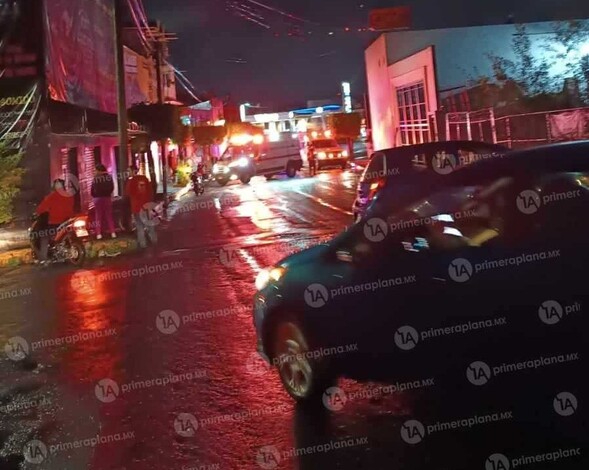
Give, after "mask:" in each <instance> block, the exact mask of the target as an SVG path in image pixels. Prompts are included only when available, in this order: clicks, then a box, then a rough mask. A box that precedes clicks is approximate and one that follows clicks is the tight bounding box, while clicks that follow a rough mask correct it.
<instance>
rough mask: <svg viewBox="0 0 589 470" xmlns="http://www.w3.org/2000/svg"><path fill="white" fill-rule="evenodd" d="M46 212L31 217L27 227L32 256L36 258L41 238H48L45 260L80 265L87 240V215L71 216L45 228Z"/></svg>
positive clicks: (82, 261) (84, 255)
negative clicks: (54, 226)
mask: <svg viewBox="0 0 589 470" xmlns="http://www.w3.org/2000/svg"><path fill="white" fill-rule="evenodd" d="M45 227H47V214H43V215H41V216H38V217H36V216H35V217H33V223H32V225H31V227H30V228H29V230H28V232H29V240H30V244H31V249H32V251H33V258H34V259H37V260H38V258H37V253H39V249H40V245H41V238H43V237H48V238H49V247H48V252H47V261H48V262H50V263H52V264H53V263H66V262H67V263H70V264H72V265H74V266H81V265H82V264H83V263H84V261H85V260H86V248H85V245H84V243H85V242H86V241H88V240H89V238H90V233H89V231H88V216H86V215H79V216H75V217H72V218H71V219H69V220H67V221H65V222H64V223H63V224H61V225H59V226H58V227H57V228H54V229H47V228H45Z"/></svg>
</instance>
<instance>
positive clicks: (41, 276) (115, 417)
mask: <svg viewBox="0 0 589 470" xmlns="http://www.w3.org/2000/svg"><path fill="white" fill-rule="evenodd" d="M356 183H357V175H355V174H353V173H351V172H345V173H342V172H339V171H338V172H332V173H324V174H320V175H319V176H318V177H315V178H304V177H300V178H297V179H295V180H285V179H281V178H278V179H277V180H275V181H270V182H267V181H265V180H264V179H263V178H259V179H258V178H256V179H254V180H253V181H252V183H251V184H250V185H248V186H243V185H234V184H232V185H229V186H227V187H225V188H218V187H216V186H214V185H213V186H211V187H210V188H207V192H206V194H205V195H204V196H202V197H200V198H198V199H197V198H195V197H194V195H192V194H190V195H188V196H186V197H185V198H184V199H182V201H181V202H180V203H174V204H173V206H172V207H171V208H170V214H169V216H170V220H169V221H167V222H164V223H163V224H162V225H161V226H160V227H158V230H159V232H160V237H161V240H160V242H161V243H160V250H159V252H158V253H147V254H142V255H133V256H129V257H125V258H119V259H112V260H106V261H100V262H97V263H95V264H92V265H89V266H87V267H86V268H85V269H84V270H81V271H76V270H73V269H71V268H68V267H53V268H51V269H49V270H39V269H36V268H33V267H27V268H20V269H15V270H12V271H3V273H2V276H1V278H0V291H2V292H12V293H13V294H12V295H14V297H11V298H6V299H3V300H0V310H1V312H2V314H1V318H0V322H1V323H0V343H1V344H5V343H6V342H7V341H9V340H10V341H11V343H10V344H11V345H13V346H14V345H15V344H17V345H20V346H21V349H22V351H24V353H25V355H26V357H25V358H24V359H22V360H14V359H15V357H7V356H10V354H8V353H6V351H5V353H6V354H4V356H3V358H2V362H1V363H0V374H1V388H0V443H1V445H2V450H1V454H0V456H1V460H0V462H1V463H0V469H17V468H47V469H93V470H94V469H96V470H98V469H104V470H106V469H141V470H143V469H145V470H147V469H162V468H163V469H178V470H181V469H186V470H187V469H207V470H212V469H228V470H229V469H231V470H233V469H235V470H238V469H252V470H253V469H301V470H315V469H344V470H345V469H356V468H364V469H391V470H405V469H415V470H421V469H435V470H441V469H448V470H459V469H468V470H470V469H485V470H503V469H505V470H507V469H509V468H514V467H516V466H517V467H520V468H530V469H531V470H536V469H544V468H547V469H553V468H554V469H556V468H563V469H565V468H566V469H569V468H570V469H576V468H579V469H580V468H587V467H586V466H585V465H584V464H585V463H586V461H582V460H581V459H580V458H573V457H564V454H563V455H561V457H560V459H559V460H558V461H557V462H548V463H547V462H542V463H538V462H534V463H526V464H525V467H524V464H523V463H522V464H521V466H520V465H514V461H513V460H512V462H511V463H506V461H505V460H501V459H502V457H501V456H499V457H497V456H495V457H492V458H490V459H489V456H491V455H492V454H505V455H507V456H509V459H513V458H515V457H519V456H522V455H535V454H542V453H546V452H548V451H551V452H552V451H555V450H558V449H569V448H581V449H582V454H583V455H584V456H585V457H586V455H587V452H588V449H587V447H586V445H587V442H586V441H587V436H588V435H589V434H588V432H587V429H588V427H587V419H586V414H587V413H586V403H584V401H585V400H583V399H586V398H587V397H588V396H589V395H588V394H586V391H587V390H586V388H585V387H584V382H583V381H579V380H578V376H575V375H574V374H576V373H578V371H574V370H573V369H571V370H570V371H569V370H568V369H565V368H563V369H562V374H563V375H562V377H561V378H560V382H557V383H554V382H552V381H551V380H547V379H546V378H538V377H534V376H529V377H526V378H525V379H524V382H523V383H522V384H517V387H520V388H521V390H522V393H521V394H520V395H519V396H518V397H519V398H520V400H514V398H513V397H514V396H515V395H513V394H509V393H506V389H505V388H502V389H498V390H496V389H490V390H491V391H490V392H487V394H486V395H483V394H482V392H478V391H477V392H476V393H475V392H472V387H471V388H469V392H468V393H463V392H464V390H462V389H460V387H458V388H457V389H452V390H441V389H438V388H436V387H435V386H431V387H430V386H427V387H424V388H422V389H421V390H419V391H411V392H403V393H390V389H383V388H380V389H379V388H378V387H379V385H378V384H374V383H371V384H358V383H356V382H353V381H350V380H342V381H341V382H340V384H339V386H340V387H341V388H342V389H343V390H344V391H345V393H346V396H347V398H348V399H347V401H346V402H345V404H344V405H342V406H336V407H334V409H332V410H328V409H326V408H321V407H320V408H317V409H314V410H306V409H303V408H298V407H296V406H295V405H294V404H293V402H292V401H291V400H290V399H289V398H288V396H287V395H286V393H285V392H283V391H282V388H281V385H280V382H279V379H278V378H277V376H276V374H275V373H274V372H273V371H272V370H269V369H268V368H267V367H266V366H265V365H264V364H263V363H261V362H260V361H259V360H258V359H257V356H256V354H255V353H254V351H255V335H254V330H253V326H252V317H251V303H252V295H253V293H254V287H253V280H254V278H255V275H256V273H257V272H258V271H259V269H261V268H263V267H266V266H268V265H271V264H273V263H274V262H276V261H278V260H279V259H281V258H282V257H284V256H286V255H287V254H290V253H292V252H296V251H298V250H300V249H302V248H304V247H305V246H309V245H313V244H315V243H317V242H319V241H321V240H323V239H327V238H329V237H331V236H333V235H334V234H336V233H338V232H340V231H341V230H342V229H343V228H344V227H345V226H346V225H349V224H350V222H351V212H350V209H351V205H352V201H353V197H354V192H355V187H356ZM15 338H17V339H16V340H15ZM16 350H18V348H17V349H16ZM11 351H12V353H11V354H14V351H15V349H14V347H13V348H12V349H11ZM16 359H20V357H16ZM585 372H586V371H585ZM419 378H423V377H419ZM567 380H568V381H569V384H568V385H570V386H569V387H568V388H567V385H565V383H563V382H566V381H567ZM563 387H564V388H563ZM464 388H467V386H466V385H465V386H464ZM379 390H380V392H381V393H380V394H378V393H377V392H378V391H379ZM508 390H509V389H508ZM563 390H570V391H574V393H575V396H576V397H578V400H579V405H578V408H577V412H576V413H575V414H573V415H572V416H568V417H563V416H560V415H558V414H556V413H554V412H553V410H552V406H553V398H554V396H555V394H557V393H559V392H562V391H563ZM526 393H528V395H526ZM583 394H584V395H583ZM465 395H466V396H468V397H469V398H468V399H464V396H465ZM522 396H523V397H524V399H523V400H521V398H522ZM526 397H527V398H528V399H526ZM522 403H523V405H522ZM335 408H340V409H335ZM546 410H549V411H550V412H546ZM496 412H497V413H503V412H506V413H507V414H505V415H504V419H503V420H501V421H498V422H491V423H485V424H477V425H475V426H472V427H468V426H464V425H462V426H458V427H456V428H452V429H449V430H448V429H447V430H445V431H443V432H435V434H432V435H428V436H426V438H425V439H424V441H423V442H420V443H416V444H409V443H407V442H405V441H404V439H403V438H402V428H403V425H404V424H405V425H406V422H407V421H408V420H412V419H417V417H418V418H419V419H420V420H421V422H423V423H435V422H437V421H450V420H457V419H461V418H464V417H470V416H473V415H483V414H492V413H496ZM509 412H512V413H513V414H512V416H511V417H510V415H509ZM540 416H541V417H542V419H540ZM545 416H548V418H546V419H544V417H545ZM428 434H429V433H428ZM23 448H25V449H27V452H28V454H27V459H24V458H23ZM330 449H331V450H330ZM34 462H38V463H34ZM515 463H517V462H515Z"/></svg>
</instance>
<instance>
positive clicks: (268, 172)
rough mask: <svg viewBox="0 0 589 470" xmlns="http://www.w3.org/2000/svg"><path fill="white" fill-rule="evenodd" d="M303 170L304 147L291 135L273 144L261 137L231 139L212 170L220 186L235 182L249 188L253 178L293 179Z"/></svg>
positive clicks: (282, 136) (288, 134) (285, 135)
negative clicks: (302, 150) (277, 177)
mask: <svg viewBox="0 0 589 470" xmlns="http://www.w3.org/2000/svg"><path fill="white" fill-rule="evenodd" d="M274 140H276V141H274ZM302 167H303V159H302V157H301V145H300V143H299V141H298V139H293V138H292V134H290V133H285V134H280V138H279V139H276V138H275V139H272V141H271V140H270V139H269V138H268V136H263V135H261V134H257V135H254V136H251V135H248V134H243V135H238V136H234V137H232V138H231V139H230V144H229V147H227V150H226V151H225V152H224V153H223V155H222V156H221V158H220V159H219V160H218V161H217V163H216V164H215V165H214V166H213V177H214V178H215V181H217V183H218V184H219V185H221V186H225V185H226V184H227V183H228V182H229V181H233V180H240V181H241V182H242V183H243V184H247V183H249V182H250V180H251V179H252V178H253V177H254V176H265V177H266V178H267V179H271V178H272V177H274V176H276V175H278V174H282V173H285V174H286V176H288V177H289V178H294V177H295V176H296V175H297V172H299V171H300V170H301V169H302Z"/></svg>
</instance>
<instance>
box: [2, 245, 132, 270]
mask: <svg viewBox="0 0 589 470" xmlns="http://www.w3.org/2000/svg"><path fill="white" fill-rule="evenodd" d="M84 246H85V247H86V256H87V258H88V259H98V258H114V257H117V256H121V255H123V254H128V253H133V252H135V251H137V240H136V239H135V238H130V237H124V238H114V239H110V240H90V241H88V242H86V243H85V244H84ZM31 264H34V263H33V253H32V252H31V249H30V248H22V249H18V250H11V251H6V252H4V253H0V268H14V267H18V266H26V265H31Z"/></svg>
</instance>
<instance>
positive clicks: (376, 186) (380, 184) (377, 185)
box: [368, 180, 384, 200]
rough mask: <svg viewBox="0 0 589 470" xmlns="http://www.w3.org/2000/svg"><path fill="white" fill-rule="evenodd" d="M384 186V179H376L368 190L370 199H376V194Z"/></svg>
mask: <svg viewBox="0 0 589 470" xmlns="http://www.w3.org/2000/svg"><path fill="white" fill-rule="evenodd" d="M383 186H384V180H378V181H375V182H374V183H371V184H370V189H369V190H368V199H369V200H372V199H374V196H376V194H377V193H378V192H379V191H380V190H381V188H382V187H383Z"/></svg>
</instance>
